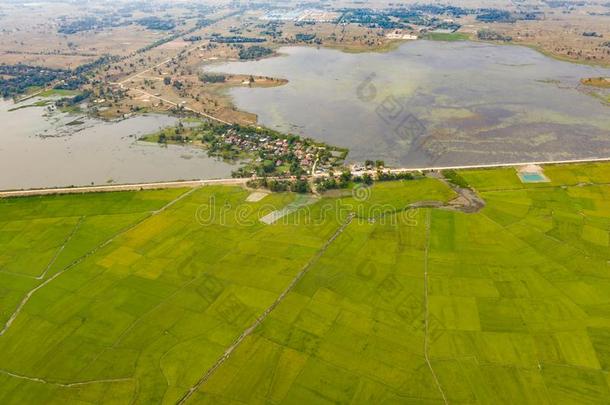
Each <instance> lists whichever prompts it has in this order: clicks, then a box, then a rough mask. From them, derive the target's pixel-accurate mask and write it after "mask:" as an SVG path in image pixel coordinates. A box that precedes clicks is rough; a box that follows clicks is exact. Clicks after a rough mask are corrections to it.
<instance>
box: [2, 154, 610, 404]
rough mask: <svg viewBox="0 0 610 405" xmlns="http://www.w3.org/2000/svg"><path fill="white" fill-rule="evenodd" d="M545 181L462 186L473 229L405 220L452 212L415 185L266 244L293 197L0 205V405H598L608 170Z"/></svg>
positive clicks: (608, 351)
mask: <svg viewBox="0 0 610 405" xmlns="http://www.w3.org/2000/svg"><path fill="white" fill-rule="evenodd" d="M544 172H545V175H546V176H547V177H548V178H549V179H550V180H551V182H550V183H532V184H523V183H521V182H520V180H519V178H518V176H517V174H516V171H515V170H514V169H494V170H468V171H461V172H460V175H461V176H462V178H464V179H465V180H466V181H467V182H468V183H469V184H470V185H471V186H472V187H473V188H474V189H476V190H477V191H478V192H479V194H480V195H481V196H482V197H483V198H484V199H485V201H486V203H487V205H486V207H485V208H483V209H482V210H481V211H480V212H478V213H474V214H467V213H463V212H459V211H453V210H448V209H443V208H419V209H406V208H407V207H408V206H409V204H411V203H417V202H419V201H444V202H446V201H449V200H452V199H453V198H455V196H456V194H455V193H454V192H453V191H452V190H451V189H450V188H449V187H448V186H446V185H445V184H444V183H442V182H441V181H439V180H436V179H432V178H425V179H420V180H412V181H403V182H388V183H376V184H375V185H374V186H373V187H372V189H370V190H365V191H363V190H360V192H359V193H355V195H356V197H353V196H346V197H333V198H331V197H325V198H322V199H319V200H318V201H316V202H315V203H313V204H311V205H308V206H304V207H301V208H300V209H299V210H298V211H297V212H294V213H292V214H290V215H288V216H287V217H284V218H282V219H281V220H280V221H278V222H276V223H273V224H271V225H266V224H263V223H261V222H260V221H259V218H261V217H263V216H265V215H267V214H268V213H269V212H271V211H274V210H280V209H282V208H283V207H285V206H287V205H288V204H290V203H292V202H294V201H295V198H296V197H295V195H294V194H289V193H286V194H271V195H268V196H267V197H265V198H264V199H262V200H260V201H258V202H247V201H246V199H247V197H248V195H249V191H247V190H244V189H242V188H237V187H224V186H215V187H204V188H199V189H172V190H158V191H139V192H120V193H105V194H95V193H93V194H84V195H62V196H45V197H31V198H15V199H4V200H0V403H1V404H101V403H104V404H106V403H109V404H114V403H116V404H131V403H137V404H157V403H163V404H174V403H193V404H196V403H210V404H225V403H226V404H229V403H231V404H237V403H261V404H262V403H268V404H279V403H288V404H331V403H349V404H382V403H383V404H393V403H413V404H416V403H417V404H435V403H439V404H443V403H451V404H472V403H480V404H489V403H493V404H501V403H519V404H530V403H531V404H570V403H575V404H576V403H587V404H608V403H610V374H609V371H610V248H609V242H610V241H609V235H610V233H609V232H610V184H608V183H610V165H609V164H586V165H557V166H547V167H545V170H544ZM354 213H355V216H354ZM257 319H258V320H257ZM244 331H246V333H244ZM236 342H237V343H238V344H235V343H236ZM223 354H226V355H225V356H223Z"/></svg>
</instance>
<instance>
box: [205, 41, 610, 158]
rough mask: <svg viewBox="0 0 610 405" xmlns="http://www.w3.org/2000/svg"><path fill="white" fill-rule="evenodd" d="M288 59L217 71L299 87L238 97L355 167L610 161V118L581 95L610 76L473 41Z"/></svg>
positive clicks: (301, 50) (299, 52)
mask: <svg viewBox="0 0 610 405" xmlns="http://www.w3.org/2000/svg"><path fill="white" fill-rule="evenodd" d="M280 52H281V53H283V54H284V56H281V57H276V58H270V59H265V60H260V61H252V62H231V63H226V64H221V65H216V66H213V67H211V68H210V67H207V68H206V69H210V70H213V71H217V72H227V73H244V74H248V73H249V74H254V75H263V76H274V77H281V78H285V79H288V80H289V83H288V84H287V85H285V86H281V87H275V88H265V89H263V88H248V87H242V88H236V89H233V90H231V95H232V96H233V98H234V102H235V104H236V105H237V107H239V108H240V109H243V110H246V111H251V112H254V113H256V114H258V116H259V121H260V122H261V123H262V124H264V125H267V126H270V127H273V128H276V129H280V130H285V131H292V132H296V133H299V134H305V135H307V136H311V137H313V138H316V139H320V140H323V141H326V142H328V143H330V144H335V145H340V146H346V147H349V148H350V150H351V154H350V158H351V159H352V160H361V159H364V158H382V159H385V160H386V162H389V163H392V164H394V165H403V166H421V165H437V166H442V165H447V164H472V163H498V162H516V161H530V160H561V159H571V158H582V157H587V158H588V157H600V156H610V108H608V106H605V105H603V104H602V103H601V101H600V100H599V99H596V98H595V97H592V96H590V95H587V94H584V92H582V91H580V90H579V88H578V87H579V80H580V79H581V78H583V77H592V76H610V69H602V68H597V67H591V66H584V65H577V64H571V63H567V62H561V61H557V60H554V59H550V58H548V57H546V56H544V55H541V54H540V53H538V52H536V51H533V50H531V49H529V48H525V47H518V46H499V45H490V44H481V43H473V42H431V41H417V42H410V43H406V44H404V45H402V46H401V47H400V48H398V49H397V50H395V51H392V52H389V53H361V54H349V53H342V52H339V51H335V50H329V49H315V48H305V47H290V48H282V49H281V50H280Z"/></svg>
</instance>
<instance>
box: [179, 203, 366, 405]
mask: <svg viewBox="0 0 610 405" xmlns="http://www.w3.org/2000/svg"><path fill="white" fill-rule="evenodd" d="M354 217H355V215H354V214H353V213H352V214H350V215H349V216H348V217H347V219H346V220H345V221H344V222H343V223H342V224H341V226H340V227H339V228H338V229H337V230H336V231H335V232H334V233H333V234H332V235H331V237H330V238H329V239H328V240H327V241H326V242H325V243H324V245H322V247H321V248H320V250H318V252H317V253H316V254H315V255H314V256H313V257H312V258H311V259H309V261H308V262H307V263H306V264H305V266H304V267H303V268H302V269H301V271H299V273H298V274H297V275H296V276H295V277H294V278H293V279H292V281H291V282H290V284H289V285H288V287H286V289H284V291H282V293H281V294H280V295H279V297H277V299H276V300H275V301H274V302H273V303H272V304H271V305H270V306H269V307H268V308H267V309H266V310H265V311H264V312H263V313H262V314H261V315H260V316H259V317H258V318H256V320H255V321H254V323H253V324H252V325H250V326H249V327H248V328H247V329H246V330H244V331H243V332H242V333H241V335H239V336H238V337H237V339H235V341H234V342H233V344H232V345H231V346H229V347H228V348H227V349H226V350H225V352H224V353H223V355H222V356H220V358H219V359H218V360H216V363H214V365H212V367H210V368H209V369H208V371H207V372H206V373H205V374H204V375H203V376H202V377H201V378H200V379H199V380H198V381H197V382H196V383H195V385H193V386H192V387H191V388H189V390H188V391H187V392H186V393H185V394H184V395H183V396H182V397H181V398H180V399H179V400H178V401H177V402H176V404H177V405H182V404H184V403H186V401H188V400H189V398H190V397H191V396H192V395H193V394H194V393H195V392H196V391H197V390H198V389H199V388H201V386H202V385H203V384H205V383H206V381H208V380H209V379H210V377H212V375H214V373H215V372H216V370H217V369H218V368H219V367H220V366H222V364H223V363H224V362H225V361H227V360H228V359H229V357H230V356H231V354H233V352H234V351H235V349H237V347H238V346H239V345H240V344H241V343H242V342H243V341H244V339H246V338H247V337H248V336H250V335H251V334H252V332H254V330H255V329H256V328H257V327H258V326H259V325H260V324H261V323H263V322H264V321H265V319H267V317H268V316H269V314H270V313H271V312H272V311H273V310H274V309H275V308H276V307H277V306H278V305H279V304H281V303H282V301H283V300H284V298H286V297H287V296H288V294H289V293H290V292H291V291H292V290H293V289H294V287H295V286H296V285H297V283H298V282H299V281H300V280H301V279H302V278H303V277H304V276H305V274H307V272H309V270H311V268H312V267H313V265H314V264H316V263H317V261H318V260H319V259H320V257H322V255H324V253H326V250H327V249H328V248H329V247H330V245H331V244H332V243H333V242H334V241H335V239H337V238H338V237H339V235H341V234H342V233H343V231H344V230H345V228H347V226H348V225H349V224H350V223H351V222H352V220H353V219H354Z"/></svg>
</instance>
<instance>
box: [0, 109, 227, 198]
mask: <svg viewBox="0 0 610 405" xmlns="http://www.w3.org/2000/svg"><path fill="white" fill-rule="evenodd" d="M36 101H37V99H32V100H28V101H25V102H23V103H22V104H21V105H30V104H33V103H35V102H36ZM15 107H16V106H15V104H13V102H12V101H6V100H5V101H2V100H0V189H22V188H24V189H25V188H37V187H61V186H70V185H89V184H92V183H93V184H107V183H142V182H156V181H169V180H182V179H187V180H190V179H210V178H224V177H230V174H231V171H232V170H233V169H235V167H234V166H231V165H229V164H226V163H223V162H220V161H217V160H214V159H211V158H209V157H208V156H207V154H206V153H205V152H204V151H202V150H200V149H196V148H187V147H181V146H169V147H160V146H158V145H156V144H150V143H143V142H138V141H137V139H138V138H139V137H140V136H141V135H143V134H148V133H152V132H155V131H157V130H159V129H160V128H163V127H166V126H170V125H175V124H176V123H177V119H175V118H172V117H169V116H163V115H148V116H137V117H133V118H129V119H126V120H123V121H118V122H103V121H100V120H94V119H87V118H79V117H77V116H74V115H71V114H64V113H59V112H54V113H49V112H48V111H47V110H46V108H42V107H28V108H22V109H18V110H15V111H10V110H11V109H14V108H15ZM79 121H80V122H79ZM75 124H76V125H75Z"/></svg>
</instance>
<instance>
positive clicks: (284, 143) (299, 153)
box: [222, 130, 318, 170]
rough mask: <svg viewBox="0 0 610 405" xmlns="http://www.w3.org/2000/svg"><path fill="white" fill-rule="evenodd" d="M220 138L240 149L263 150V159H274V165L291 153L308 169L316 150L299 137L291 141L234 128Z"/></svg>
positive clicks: (311, 164)
mask: <svg viewBox="0 0 610 405" xmlns="http://www.w3.org/2000/svg"><path fill="white" fill-rule="evenodd" d="M222 138H223V139H224V142H225V143H227V144H230V145H233V146H235V147H237V148H238V149H239V150H241V151H244V152H254V153H259V154H260V152H261V151H262V152H264V153H263V155H264V157H265V159H268V160H272V161H274V162H275V165H276V166H281V165H282V164H284V163H285V159H286V157H287V156H289V155H291V154H293V155H294V156H295V157H296V158H297V161H298V162H299V164H300V166H301V167H302V168H303V169H305V170H308V169H311V167H312V166H313V164H314V162H315V160H316V155H317V152H318V147H317V146H315V145H311V144H308V143H306V142H303V141H302V140H299V139H297V140H293V141H292V142H291V141H290V140H288V139H285V138H284V139H281V138H272V137H268V136H260V135H258V134H256V133H249V134H243V133H238V132H237V131H234V130H229V131H228V132H227V133H226V134H225V135H223V136H222Z"/></svg>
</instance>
